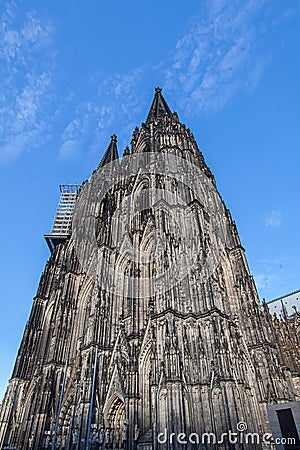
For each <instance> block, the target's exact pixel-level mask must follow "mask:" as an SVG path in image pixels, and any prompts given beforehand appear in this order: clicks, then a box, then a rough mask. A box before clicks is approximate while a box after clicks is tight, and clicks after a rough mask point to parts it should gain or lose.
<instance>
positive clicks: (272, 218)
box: [262, 210, 283, 228]
mask: <svg viewBox="0 0 300 450" xmlns="http://www.w3.org/2000/svg"><path fill="white" fill-rule="evenodd" d="M262 219H263V223H264V226H265V227H266V228H278V227H280V226H281V225H282V223H283V217H282V214H281V213H280V212H278V211H275V210H273V211H271V212H269V213H266V214H264V215H263V217H262Z"/></svg>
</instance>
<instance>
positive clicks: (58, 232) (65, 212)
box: [44, 184, 81, 252]
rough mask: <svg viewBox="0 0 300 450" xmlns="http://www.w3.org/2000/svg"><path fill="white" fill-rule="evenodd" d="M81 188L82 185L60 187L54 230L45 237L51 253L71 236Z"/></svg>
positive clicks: (62, 185)
mask: <svg viewBox="0 0 300 450" xmlns="http://www.w3.org/2000/svg"><path fill="white" fill-rule="evenodd" d="M80 187H81V186H80V184H60V185H59V189H60V199H59V202H58V206H57V210H56V215H55V219H54V222H53V226H52V230H51V233H50V234H46V235H45V236H44V237H45V239H46V242H47V244H48V247H49V249H50V251H51V252H52V251H53V250H54V248H55V247H56V246H57V245H58V244H60V243H61V242H64V241H65V240H66V239H67V237H68V236H69V235H70V231H71V226H72V218H73V211H74V207H75V203H76V198H77V194H78V191H79V189H80Z"/></svg>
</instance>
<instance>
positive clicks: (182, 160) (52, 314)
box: [0, 89, 300, 450]
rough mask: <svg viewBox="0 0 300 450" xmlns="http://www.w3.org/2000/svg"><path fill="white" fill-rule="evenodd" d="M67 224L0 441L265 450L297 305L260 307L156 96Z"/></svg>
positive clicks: (290, 352)
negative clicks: (281, 310) (283, 312)
mask: <svg viewBox="0 0 300 450" xmlns="http://www.w3.org/2000/svg"><path fill="white" fill-rule="evenodd" d="M63 207H64V206H63ZM133 210H134V212H133ZM70 214H71V213H70V211H69V212H68V217H69V218H70ZM72 217H73V223H72V226H71V227H70V228H69V229H68V230H67V231H68V233H67V234H65V235H63V234H62V235H59V233H58V234H57V235H56V236H51V235H49V236H48V241H49V240H50V241H51V244H52V246H50V248H51V250H52V252H51V256H50V259H49V261H48V262H47V264H46V267H45V270H44V272H43V274H42V277H41V280H40V284H39V286H38V290H37V294H36V296H35V298H34V301H33V306H32V310H31V314H30V318H29V321H28V323H27V325H26V328H25V331H24V336H23V339H22V342H21V346H20V349H19V352H18V355H17V359H16V363H15V367H14V370H13V374H12V377H11V379H10V381H9V385H8V388H7V391H6V394H5V397H4V399H3V402H2V405H1V409H0V448H2V449H19V450H28V449H32V450H38V449H45V448H49V449H50V448H51V449H57V448H59V449H65V450H71V449H72V450H75V449H76V450H83V449H85V450H88V449H92V448H95V449H133V450H134V449H144V450H146V449H147V450H150V449H151V450H152V449H153V450H154V449H155V450H158V449H169V450H171V449H172V450H173V449H174V450H175V449H196V448H197V449H198V448H199V449H200V448H203V449H210V448H211V449H219V450H225V449H226V450H227V449H266V448H274V443H273V442H272V438H271V437H270V436H271V425H272V424H271V423H270V420H269V416H268V407H270V406H274V405H284V404H294V405H295V404H296V405H297V404H298V403H297V402H298V401H299V398H300V357H299V352H300V313H299V312H298V311H297V310H295V314H294V316H293V318H292V319H291V318H290V317H287V316H285V317H282V318H280V317H276V316H272V315H271V314H270V313H269V310H268V307H267V305H266V304H263V305H261V304H260V302H259V298H258V294H257V291H256V288H255V283H254V281H253V278H252V276H251V274H250V271H249V268H248V265H247V261H246V257H245V252H244V248H243V247H242V245H241V242H240V239H239V236H238V232H237V228H236V225H235V223H234V222H233V220H232V217H231V215H230V212H229V210H228V209H227V208H226V206H225V204H224V202H223V200H222V198H221V196H220V194H219V193H218V190H217V187H216V183H215V179H214V177H213V175H212V173H211V171H210V169H209V168H208V167H207V165H206V163H205V160H204V158H203V155H202V153H201V152H200V150H199V149H198V146H197V143H196V142H195V139H194V137H193V135H192V133H191V132H190V130H189V129H188V128H186V127H185V126H184V125H183V124H181V123H180V121H179V119H178V116H177V114H176V113H172V112H171V111H170V109H169V107H168V105H167V103H166V101H165V99H164V97H163V96H162V94H161V90H160V89H156V93H155V97H154V100H153V103H152V105H151V108H150V112H149V114H148V116H147V119H146V122H145V123H143V124H142V126H141V128H136V129H135V131H134V133H133V136H132V141H131V147H130V148H129V147H127V148H126V149H125V151H124V154H123V157H122V159H119V155H118V150H117V140H116V136H114V135H113V136H112V140H111V143H110V145H109V147H108V149H107V151H106V153H105V155H104V157H103V159H102V161H101V163H100V164H99V166H98V168H97V169H96V170H95V171H94V173H93V175H92V176H91V179H90V180H89V181H87V182H85V183H84V184H83V185H82V187H81V188H80V189H79V190H78V192H77V194H76V202H75V209H74V212H73V211H72ZM296 445H297V444H296ZM278 448H279V447H278ZM293 448H297V447H293Z"/></svg>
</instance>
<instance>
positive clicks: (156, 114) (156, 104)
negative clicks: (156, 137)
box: [146, 87, 172, 124]
mask: <svg viewBox="0 0 300 450" xmlns="http://www.w3.org/2000/svg"><path fill="white" fill-rule="evenodd" d="M161 91H162V89H161V88H160V87H157V88H156V89H155V96H154V99H153V102H152V105H151V108H150V111H149V114H148V117H147V120H146V123H147V124H149V123H150V122H152V121H153V120H155V119H156V120H159V119H161V118H162V117H163V116H165V115H167V116H169V117H172V112H171V110H170V108H169V106H168V104H167V102H166V100H165V99H164V97H163V95H162V93H161Z"/></svg>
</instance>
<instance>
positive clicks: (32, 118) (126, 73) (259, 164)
mask: <svg viewBox="0 0 300 450" xmlns="http://www.w3.org/2000/svg"><path fill="white" fill-rule="evenodd" d="M145 5H146V6H145ZM299 48H300V2H299V1H297V0H285V1H280V0H245V1H241V0H239V1H237V0H207V1H198V2H196V1H190V0H187V1H186V2H185V3H184V6H183V3H182V2H179V1H178V0H172V1H170V0H165V1H164V2H158V1H157V0H153V1H152V2H151V3H146V4H143V3H141V2H140V1H137V0H130V1H124V0H123V1H118V0H117V1H112V2H99V1H98V0H89V1H85V2H83V1H82V0H76V1H75V2H74V1H73V2H71V1H68V0H66V1H64V2H62V1H58V0H51V1H50V0H45V1H43V2H40V1H37V0H36V1H34V0H27V1H26V2H25V1H24V0H23V1H21V0H19V1H16V2H14V1H10V0H8V1H5V0H4V1H2V2H1V5H0V172H1V211H2V212H1V214H2V220H1V222H0V226H1V233H0V239H1V242H0V243H1V247H0V248H1V257H0V265H1V267H0V274H1V279H0V293H1V294H0V295H1V297H0V302H1V317H0V397H1V396H2V394H3V392H4V389H5V386H6V383H7V380H8V378H9V376H10V375H11V370H12V367H13V363H14V359H15V355H16V351H17V348H18V346H19V343H20V339H21V337H22V333H23V329H24V326H25V323H26V320H27V318H28V315H29V312H30V308H31V303H32V298H33V297H34V295H35V292H36V288H37V285H38V281H39V277H40V275H41V272H42V270H43V267H44V264H45V262H46V260H47V258H48V256H49V252H48V249H47V246H46V244H45V242H44V240H43V234H45V233H47V232H49V231H50V228H51V223H52V220H53V217H54V213H55V209H56V205H57V201H58V197H59V190H58V185H59V184H60V183H66V182H69V183H73V182H76V183H77V182H78V183H80V182H82V181H83V180H84V179H86V178H88V177H89V176H90V174H91V172H92V170H93V169H94V168H95V167H96V166H97V165H98V163H99V161H100V159H101V157H102V155H103V152H104V151H105V149H106V147H107V145H108V143H109V139H110V136H111V135H112V134H113V133H116V134H117V135H118V145H119V152H120V153H121V152H122V151H123V149H124V147H125V146H126V145H127V144H128V143H129V142H130V139H131V133H132V131H133V129H134V127H135V126H136V125H140V123H141V122H142V121H144V120H145V118H146V115H147V112H148V109H149V107H150V103H151V101H152V97H153V93H154V88H155V87H156V86H161V87H163V94H164V96H165V98H166V100H167V102H168V104H169V106H170V108H171V109H172V110H176V111H177V112H178V114H179V118H180V120H181V121H182V122H183V123H185V124H186V125H187V126H189V127H190V128H191V130H192V131H193V133H194V135H195V137H196V140H197V142H198V145H199V147H200V148H201V150H202V151H203V154H204V156H205V159H206V161H207V163H208V165H209V166H210V167H211V169H212V171H213V173H214V175H215V177H216V180H217V185H218V187H219V190H220V192H221V194H222V196H223V198H224V200H225V202H226V204H227V206H228V207H229V208H230V210H231V212H232V215H233V217H234V219H235V220H236V223H237V226H238V230H239V233H240V236H241V240H242V243H243V245H244V247H245V248H246V255H247V257H248V262H249V265H250V269H251V272H252V274H253V275H254V277H255V280H256V283H257V287H258V291H259V294H260V297H261V298H263V297H265V298H266V299H267V300H270V299H272V298H274V297H278V296H280V295H283V294H285V293H288V292H290V291H293V290H296V289H299V288H300V280H299V273H300V270H299V268H300V262H299V241H300V239H299V234H300V232H299V224H298V222H299V218H300V207H299V206H300V205H299V163H300V148H299V147H300V144H299V142H300V126H299V125H300V124H299V122H300V114H299V113H300V89H299V72H300V52H299Z"/></svg>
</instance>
